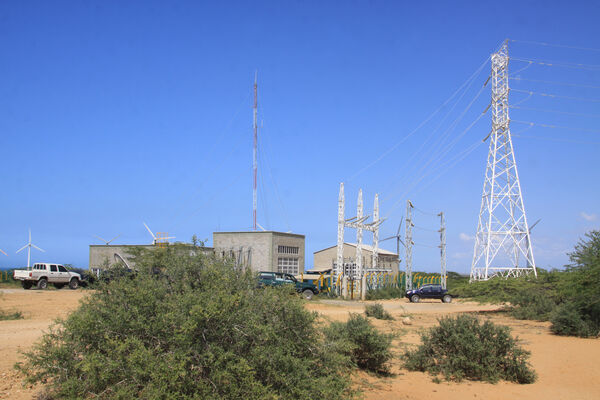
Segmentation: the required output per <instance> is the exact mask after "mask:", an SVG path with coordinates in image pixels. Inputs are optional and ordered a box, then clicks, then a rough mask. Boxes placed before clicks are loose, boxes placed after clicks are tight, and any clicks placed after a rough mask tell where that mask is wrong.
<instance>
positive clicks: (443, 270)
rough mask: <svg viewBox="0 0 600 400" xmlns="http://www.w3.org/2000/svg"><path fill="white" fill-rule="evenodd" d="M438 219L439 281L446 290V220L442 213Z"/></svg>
mask: <svg viewBox="0 0 600 400" xmlns="http://www.w3.org/2000/svg"><path fill="white" fill-rule="evenodd" d="M438 216H439V217H440V257H441V267H442V268H441V280H440V283H441V284H442V289H446V220H445V219H444V212H443V211H442V212H440V213H439V214H438Z"/></svg>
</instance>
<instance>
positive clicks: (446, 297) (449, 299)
mask: <svg viewBox="0 0 600 400" xmlns="http://www.w3.org/2000/svg"><path fill="white" fill-rule="evenodd" d="M442 302H444V303H452V296H450V295H449V294H445V295H444V297H442Z"/></svg>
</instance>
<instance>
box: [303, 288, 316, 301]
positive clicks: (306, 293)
mask: <svg viewBox="0 0 600 400" xmlns="http://www.w3.org/2000/svg"><path fill="white" fill-rule="evenodd" d="M313 295H314V293H313V291H312V290H310V289H306V290H305V291H303V292H302V297H304V298H305V299H306V300H311V299H312V298H313Z"/></svg>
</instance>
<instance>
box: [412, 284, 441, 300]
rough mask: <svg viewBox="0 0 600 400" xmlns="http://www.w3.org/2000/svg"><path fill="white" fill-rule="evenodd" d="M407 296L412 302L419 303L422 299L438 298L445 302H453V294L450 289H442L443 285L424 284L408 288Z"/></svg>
mask: <svg viewBox="0 0 600 400" xmlns="http://www.w3.org/2000/svg"><path fill="white" fill-rule="evenodd" d="M406 297H407V298H408V299H409V300H410V301H411V302H412V303H418V302H419V301H421V299H438V300H441V301H442V302H444V303H451V302H452V295H450V294H449V293H448V290H446V289H442V285H423V286H421V287H420V288H418V289H414V290H407V291H406Z"/></svg>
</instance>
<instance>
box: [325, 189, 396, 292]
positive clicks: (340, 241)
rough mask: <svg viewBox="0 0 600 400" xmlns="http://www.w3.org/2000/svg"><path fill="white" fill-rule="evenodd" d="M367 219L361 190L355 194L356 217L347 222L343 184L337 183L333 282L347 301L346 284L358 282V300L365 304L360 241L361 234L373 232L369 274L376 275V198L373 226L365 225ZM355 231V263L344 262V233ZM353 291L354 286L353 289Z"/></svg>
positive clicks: (368, 216)
mask: <svg viewBox="0 0 600 400" xmlns="http://www.w3.org/2000/svg"><path fill="white" fill-rule="evenodd" d="M369 218H370V215H366V216H364V215H363V198H362V189H360V190H359V191H358V202H357V207H356V216H355V217H352V218H348V219H346V217H345V196H344V183H343V182H342V183H340V194H339V199H338V234H337V257H336V262H335V263H334V268H333V272H334V273H333V279H334V282H335V285H336V290H337V291H338V294H339V295H341V296H342V297H343V298H347V297H348V280H349V279H350V280H351V281H356V280H358V281H359V282H360V285H359V292H360V298H361V299H362V300H365V298H366V295H367V275H366V270H365V268H364V266H363V256H362V241H363V230H366V231H370V232H373V246H372V262H371V270H372V271H377V270H378V267H377V260H378V251H379V226H380V225H381V224H382V223H383V221H385V220H383V219H379V195H377V194H376V195H375V200H374V204H373V222H370V223H368V222H367V220H368V219H369ZM345 228H353V229H356V257H355V259H354V263H351V262H348V263H346V262H344V229H345ZM353 287H354V286H353Z"/></svg>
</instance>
